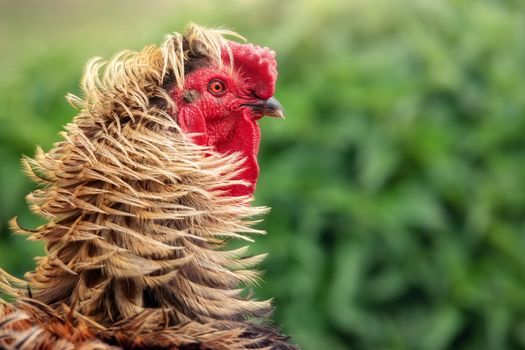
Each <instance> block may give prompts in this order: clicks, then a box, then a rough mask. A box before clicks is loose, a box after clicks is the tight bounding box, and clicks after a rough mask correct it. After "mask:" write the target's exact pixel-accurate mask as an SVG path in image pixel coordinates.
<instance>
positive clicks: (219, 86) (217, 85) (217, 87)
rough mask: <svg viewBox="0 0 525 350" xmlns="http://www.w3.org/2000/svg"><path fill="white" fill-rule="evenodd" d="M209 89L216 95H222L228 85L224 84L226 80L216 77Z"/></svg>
mask: <svg viewBox="0 0 525 350" xmlns="http://www.w3.org/2000/svg"><path fill="white" fill-rule="evenodd" d="M208 91H209V92H211V93H212V94H214V95H215V96H221V95H223V94H224V93H225V92H226V85H224V82H222V81H220V80H218V79H214V80H212V81H210V83H209V84H208Z"/></svg>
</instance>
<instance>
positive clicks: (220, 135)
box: [171, 42, 277, 196]
mask: <svg viewBox="0 0 525 350" xmlns="http://www.w3.org/2000/svg"><path fill="white" fill-rule="evenodd" d="M228 44H229V45H230V47H231V49H232V52H233V62H234V67H233V68H234V69H231V67H230V63H229V58H228V56H227V55H226V53H225V54H224V55H223V65H222V67H218V66H208V67H203V68H199V69H197V70H195V71H193V72H191V73H190V74H188V75H186V77H185V83H184V88H183V89H182V90H181V89H178V88H175V89H174V90H172V91H171V96H172V98H173V99H174V100H175V102H176V103H177V105H178V106H179V109H178V113H177V121H178V123H179V125H180V127H181V128H182V130H183V131H184V132H186V133H188V134H190V135H191V137H192V140H193V142H195V143H196V144H199V145H203V146H212V147H213V148H214V149H215V150H216V151H217V152H220V153H224V154H231V153H235V152H240V153H241V154H243V155H244V156H245V158H246V160H245V163H244V170H243V171H242V172H241V173H240V174H239V176H238V179H242V180H245V181H247V182H248V183H249V184H250V185H249V186H242V185H233V186H229V187H228V188H226V191H227V192H228V194H229V195H231V196H244V195H252V194H253V192H254V191H255V185H256V182H257V178H258V176H259V165H258V163H257V153H258V151H259V142H260V139H261V133H260V129H259V125H258V124H257V120H259V119H260V118H261V117H262V114H261V112H255V111H254V110H253V109H252V108H251V107H249V106H243V104H247V103H256V102H258V101H261V100H262V99H263V100H266V99H268V98H270V97H272V96H273V93H274V90H275V80H276V78H277V72H276V69H275V67H276V63H275V58H274V54H273V52H271V51H269V50H268V49H266V48H260V47H256V46H253V45H248V44H244V45H243V44H238V43H233V42H229V43H228ZM216 81H219V82H220V83H222V84H223V87H224V90H223V91H220V92H218V91H216V90H221V89H220V87H221V86H220V83H219V85H218V86H217V85H215V88H216V89H215V90H214V88H213V86H212V85H210V82H216ZM215 84H216V83H215ZM189 92H190V93H191V97H192V98H189V99H188V98H186V99H185V98H184V96H185V95H186V96H187V95H188V93H189Z"/></svg>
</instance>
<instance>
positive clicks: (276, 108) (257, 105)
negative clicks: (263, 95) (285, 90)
mask: <svg viewBox="0 0 525 350" xmlns="http://www.w3.org/2000/svg"><path fill="white" fill-rule="evenodd" d="M243 106H246V107H250V108H251V109H252V110H253V111H254V112H259V113H261V114H262V115H266V116H268V117H277V118H281V119H285V118H284V108H283V106H282V105H281V103H280V102H279V101H277V99H276V98H275V97H270V98H269V99H267V100H259V101H257V102H254V103H245V104H243Z"/></svg>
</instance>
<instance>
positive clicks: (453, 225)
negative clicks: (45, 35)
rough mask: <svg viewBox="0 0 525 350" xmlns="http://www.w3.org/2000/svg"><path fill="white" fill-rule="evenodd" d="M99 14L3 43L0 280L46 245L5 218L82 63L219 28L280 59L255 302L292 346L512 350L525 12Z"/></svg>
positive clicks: (265, 152) (521, 270)
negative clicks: (40, 41)
mask: <svg viewBox="0 0 525 350" xmlns="http://www.w3.org/2000/svg"><path fill="white" fill-rule="evenodd" d="M97 4H98V5H97V6H95V8H94V9H93V10H92V11H91V12H89V11H88V12H87V14H86V13H83V15H85V16H88V18H91V17H89V16H92V17H93V18H98V21H97V22H96V23H97V24H98V26H95V25H94V24H93V25H92V26H90V25H89V24H85V23H84V22H82V21H81V20H80V17H78V18H77V19H78V20H79V21H81V23H83V25H84V27H82V28H83V29H82V28H81V29H76V30H75V33H76V36H75V35H73V34H71V35H70V36H66V37H65V39H62V41H59V42H58V44H57V45H56V46H55V45H54V44H53V43H49V44H48V45H49V47H50V48H49V49H48V50H49V51H48V50H41V49H40V50H37V49H35V50H34V51H35V52H33V51H31V49H30V47H32V46H30V43H31V42H32V41H30V40H26V37H24V36H22V35H19V36H16V35H15V34H16V31H13V33H14V34H13V35H11V37H10V38H9V39H8V41H9V44H10V45H12V46H16V45H17V43H20V44H21V45H22V46H21V47H22V48H18V49H17V50H16V51H15V52H16V54H17V55H18V56H16V57H17V58H15V59H12V61H11V63H10V64H4V65H2V66H1V68H0V69H1V71H0V73H4V72H3V70H6V67H10V68H11V70H13V71H9V72H7V70H6V72H5V73H6V74H3V75H4V76H10V79H8V80H4V81H2V82H1V83H0V106H2V107H1V108H0V123H1V127H0V145H1V146H0V159H1V161H2V167H1V168H0V191H1V194H2V195H1V196H0V225H1V226H0V228H1V230H2V232H1V234H2V236H1V240H0V266H2V267H5V268H6V269H9V270H10V271H12V272H16V273H18V274H20V273H21V272H23V271H25V270H27V269H29V268H30V267H31V266H32V264H31V262H30V259H31V257H32V256H34V255H35V252H38V251H40V249H41V248H40V247H38V246H37V247H35V246H34V245H33V244H30V243H25V242H21V241H20V240H19V239H15V238H13V237H11V236H9V235H8V233H7V228H6V222H7V220H8V219H9V218H11V217H12V216H14V215H20V216H21V218H20V220H21V221H22V222H25V223H27V226H31V225H34V224H36V222H35V221H34V219H32V218H31V217H30V216H29V215H28V214H27V210H26V209H25V204H24V203H23V197H24V195H25V194H26V193H27V192H28V191H29V190H30V185H29V183H28V182H27V181H26V180H25V179H23V175H22V173H21V171H20V170H19V167H18V159H19V157H20V155H21V153H26V154H31V153H32V148H33V145H34V144H42V145H43V146H44V147H45V148H49V147H50V145H51V143H52V142H54V141H57V140H58V139H59V138H58V136H56V134H57V132H58V131H59V130H60V125H62V124H64V123H65V122H66V121H68V120H69V119H70V118H71V117H72V116H73V115H74V112H73V110H72V109H71V108H69V107H68V106H67V104H66V103H65V102H64V101H63V99H62V96H63V95H64V94H65V93H66V92H67V91H75V90H76V88H75V85H74V84H76V82H77V81H78V76H79V74H80V67H81V65H82V62H83V61H85V60H86V59H87V58H88V55H92V52H91V51H89V50H90V49H91V50H92V49H93V47H97V45H100V47H102V49H103V50H105V51H104V52H105V53H106V56H108V55H109V53H110V52H112V51H113V52H115V51H117V50H118V49H120V48H122V47H125V46H126V45H132V47H134V48H139V47H141V46H142V45H144V44H146V43H149V42H152V41H156V42H158V41H160V39H155V38H160V33H164V32H166V31H170V30H180V29H181V28H182V26H183V24H184V23H185V22H187V21H189V20H192V21H195V22H197V23H204V24H208V25H210V26H211V25H223V24H225V25H227V26H228V27H231V28H234V29H236V30H238V31H239V32H240V33H242V34H243V35H245V36H246V37H248V39H249V40H250V41H253V42H257V43H262V44H264V45H268V46H270V47H272V48H274V49H275V50H276V51H277V53H278V61H279V70H280V78H279V85H278V91H277V97H278V98H279V99H280V100H281V102H282V103H283V105H284V106H285V108H286V109H287V115H288V118H287V120H286V121H284V122H282V121H276V120H263V121H262V122H261V124H262V128H263V144H262V146H261V157H260V158H261V159H260V165H261V169H262V173H261V180H260V183H259V186H258V190H257V196H256V197H257V201H258V203H260V204H264V205H269V206H271V207H272V208H273V210H272V212H271V213H270V214H269V215H268V217H267V218H266V221H265V222H264V224H263V227H264V228H265V229H266V230H267V231H268V233H269V234H268V236H265V237H261V238H259V239H258V241H257V244H256V245H255V247H254V251H268V252H269V253H270V256H269V258H268V259H267V261H266V263H265V266H264V268H265V269H266V271H267V272H266V275H265V283H264V284H263V285H261V286H260V287H258V288H257V290H256V292H257V294H258V295H259V296H260V297H261V298H267V297H274V298H275V304H276V307H277V310H276V321H277V322H278V323H279V324H281V325H282V326H283V327H284V329H285V331H286V332H287V333H289V334H292V335H293V336H294V339H295V340H296V341H297V342H298V343H300V344H301V345H302V346H303V347H304V349H306V350H308V349H347V348H356V349H436V350H438V349H446V348H454V349H481V348H483V349H510V348H525V254H523V251H524V250H525V235H524V233H525V191H523V190H522V188H521V185H522V184H523V183H524V182H525V141H524V140H525V139H524V138H523V133H524V132H525V84H524V83H523V79H524V77H525V65H524V64H523V62H525V44H524V43H525V26H524V23H525V3H523V2H521V1H499V2H498V1H489V0H468V1H467V0H461V1H460V0H458V1H448V2H446V1H426V0H412V1H408V0H406V1H402V0H380V1H366V0H356V1H339V2H338V1H320V0H319V1H314V0H309V1H291V2H287V3H283V4H281V3H280V2H277V1H267V2H264V3H263V2H260V3H255V2H235V1H226V2H222V3H221V4H220V6H219V5H218V4H217V3H211V2H203V3H202V2H201V3H199V4H189V3H187V2H184V3H182V4H178V5H173V4H170V5H168V4H167V3H165V2H162V1H158V2H151V4H154V6H158V9H157V13H159V16H160V17H161V18H162V20H160V21H159V20H155V19H154V18H148V17H147V16H141V14H142V13H143V11H146V9H143V8H142V7H145V6H146V5H144V4H142V3H136V2H130V4H132V5H133V6H131V9H130V8H127V9H125V10H122V11H124V12H123V14H122V13H120V14H119V11H115V9H116V5H112V6H110V5H106V6H108V8H103V6H101V5H100V3H97ZM139 4H140V5H139ZM64 6H65V4H64ZM84 6H87V5H86V4H84ZM152 6H153V5H152ZM154 6H153V7H154ZM163 6H168V8H163ZM110 7H111V8H112V9H110ZM13 8H16V6H15V5H13ZM65 8H66V9H68V7H67V6H66V7H65ZM87 8H89V6H87ZM147 9H148V10H147V11H149V12H147V13H155V11H154V10H152V9H151V6H148V7H147ZM69 10H71V9H69ZM33 11H35V10H34V9H33ZM71 11H72V10H71ZM170 11H172V12H170ZM4 16H5V12H4ZM48 16H51V15H50V14H48ZM130 16H131V17H130ZM134 16H136V18H137V19H136V21H137V25H136V26H133V28H129V31H130V33H127V34H128V35H124V34H119V35H117V34H115V32H117V31H118V30H119V29H118V28H121V27H122V26H123V25H124V23H127V22H126V21H129V18H135V17H134ZM8 23H11V24H10V25H11V26H13V28H14V26H16V25H17V21H16V18H15V19H11V22H8ZM66 23H70V24H69V25H70V26H73V24H74V23H75V21H74V20H70V21H69V22H66V21H58V22H57V24H56V26H57V27H59V26H60V25H66ZM101 23H102V24H101ZM159 23H160V24H159ZM71 28H72V27H71ZM39 30H40V28H37V27H36V26H35V27H30V28H29V29H28V28H27V27H26V28H24V29H23V30H22V29H20V32H21V33H25V35H29V34H28V33H30V34H31V33H32V34H31V35H37V36H38V34H39ZM47 30H48V31H50V33H51V34H49V35H51V36H52V35H53V34H52V30H50V29H47ZM112 30H114V31H115V32H113V31H112ZM56 32H60V33H63V32H65V30H64V29H63V28H61V29H57V30H56ZM64 35H65V34H64ZM39 37H41V36H39ZM52 37H53V38H61V36H58V35H56V34H55V36H52ZM79 37H82V38H85V40H79ZM105 38H107V39H105ZM97 39H98V40H97ZM87 43H89V44H87ZM24 44H26V45H27V47H26V49H27V50H26V51H24V50H23V48H24Z"/></svg>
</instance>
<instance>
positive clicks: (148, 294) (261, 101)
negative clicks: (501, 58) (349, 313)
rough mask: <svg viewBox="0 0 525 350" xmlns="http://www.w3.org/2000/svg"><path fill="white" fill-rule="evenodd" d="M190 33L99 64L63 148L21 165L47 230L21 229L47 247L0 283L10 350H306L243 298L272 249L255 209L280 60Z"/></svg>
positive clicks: (89, 72)
mask: <svg viewBox="0 0 525 350" xmlns="http://www.w3.org/2000/svg"><path fill="white" fill-rule="evenodd" d="M224 35H235V33H232V32H228V31H221V30H209V29H204V28H201V27H198V26H195V25H190V26H189V28H188V29H187V31H186V33H185V34H184V35H181V34H173V35H170V36H168V37H167V39H166V41H165V43H164V44H163V45H162V46H161V47H155V46H150V47H146V48H145V49H143V50H142V51H140V52H123V53H121V54H119V55H117V56H116V57H115V58H114V59H113V60H111V61H110V62H107V63H104V62H101V61H100V60H93V61H91V62H90V63H89V64H88V65H87V68H86V72H85V74H84V78H83V80H82V88H83V92H84V98H83V99H80V98H78V97H76V96H72V95H70V96H68V101H69V102H70V103H71V104H72V105H73V106H74V107H76V108H78V109H79V114H78V116H77V117H76V118H75V119H74V120H73V122H72V123H70V124H68V125H67V126H66V128H65V129H66V131H65V132H64V133H62V136H63V141H61V142H59V143H57V144H55V145H54V147H53V148H52V150H51V151H49V152H47V153H45V152H43V151H42V150H41V149H37V152H36V155H35V158H34V159H30V158H25V159H24V160H23V164H24V167H25V170H26V172H27V173H28V174H29V176H30V177H31V178H32V179H34V180H35V181H36V182H37V183H39V184H40V185H41V189H38V190H36V191H34V192H33V193H31V194H30V195H29V196H28V202H29V203H30V207H31V209H32V211H33V212H35V213H36V214H38V215H41V216H44V217H45V218H46V219H47V220H48V222H47V224H44V225H42V226H40V227H38V228H37V229H35V230H26V229H24V228H22V227H20V226H19V225H18V224H17V222H16V219H15V220H13V221H12V227H13V229H14V230H15V231H16V232H19V233H23V234H28V235H30V238H31V239H34V240H41V241H44V242H45V245H46V251H47V255H46V256H44V257H41V258H38V259H37V267H36V269H35V270H34V271H33V272H30V273H28V274H26V280H19V279H16V278H14V277H12V276H10V275H9V274H7V273H5V272H1V273H0V287H1V288H2V289H3V290H4V291H5V292H6V293H8V294H10V295H12V296H14V297H15V298H16V299H17V301H16V302H15V304H14V305H11V304H8V303H3V304H0V348H6V349H10V348H13V349H77V348H78V349H248V348H249V349H257V348H268V349H294V348H295V347H294V346H293V345H291V344H289V343H288V342H287V338H286V337H284V336H282V335H280V334H279V333H278V332H277V331H276V330H275V329H273V328H272V327H271V326H267V325H265V320H266V319H267V318H268V316H269V315H270V312H271V305H270V302H269V301H256V300H253V299H251V298H250V297H246V296H244V294H243V288H242V286H244V285H249V284H251V283H254V282H256V281H257V280H258V278H259V276H258V273H257V271H255V270H253V267H254V266H255V265H257V263H259V262H260V261H261V260H262V259H263V258H264V255H257V256H248V255H247V247H242V248H238V249H235V250H227V249H226V247H225V244H226V242H227V240H229V239H231V238H238V239H242V240H246V241H250V240H251V238H249V234H260V233H262V232H261V231H258V230H256V229H254V228H252V227H251V225H252V224H253V223H254V222H255V221H254V217H256V216H257V215H260V214H261V213H263V212H264V211H265V210H266V209H265V208H256V207H251V206H250V205H249V203H250V200H251V197H252V194H253V191H254V189H255V184H256V181H257V177H258V175H259V168H258V165H257V158H256V157H257V152H258V147H259V141H260V130H259V127H258V125H257V120H258V119H260V118H261V117H262V116H263V115H270V116H272V115H273V116H282V113H283V112H282V108H281V106H280V105H279V104H278V102H277V101H276V100H275V99H274V98H273V93H274V89H275V80H276V77H277V72H276V63H275V58H274V53H273V52H271V51H270V50H268V49H266V48H260V47H257V46H253V45H251V44H239V43H236V42H234V41H229V40H226V39H224Z"/></svg>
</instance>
